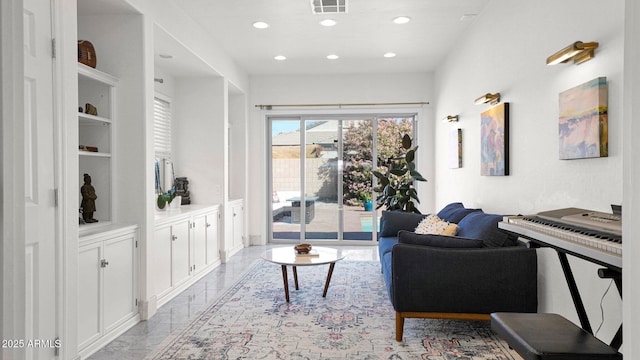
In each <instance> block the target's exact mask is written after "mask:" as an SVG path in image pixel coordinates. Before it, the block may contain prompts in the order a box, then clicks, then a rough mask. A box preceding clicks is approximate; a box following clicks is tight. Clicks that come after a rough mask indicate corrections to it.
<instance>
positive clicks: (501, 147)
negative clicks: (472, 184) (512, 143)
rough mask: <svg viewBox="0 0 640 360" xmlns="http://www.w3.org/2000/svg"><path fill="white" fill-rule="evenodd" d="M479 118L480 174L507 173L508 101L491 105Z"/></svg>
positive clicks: (497, 174) (500, 174) (499, 174)
mask: <svg viewBox="0 0 640 360" xmlns="http://www.w3.org/2000/svg"><path fill="white" fill-rule="evenodd" d="M480 119H481V121H480V142H481V150H480V152H481V161H480V175H485V176H505V175H509V103H502V104H498V105H496V106H494V107H492V108H491V109H489V110H487V111H485V112H483V113H482V114H481V117H480Z"/></svg>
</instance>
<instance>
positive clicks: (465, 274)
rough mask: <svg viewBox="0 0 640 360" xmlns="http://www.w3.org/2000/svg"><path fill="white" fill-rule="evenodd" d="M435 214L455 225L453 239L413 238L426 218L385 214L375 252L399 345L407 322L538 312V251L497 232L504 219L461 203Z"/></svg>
mask: <svg viewBox="0 0 640 360" xmlns="http://www.w3.org/2000/svg"><path fill="white" fill-rule="evenodd" d="M437 215H438V217H439V218H441V219H442V220H444V221H447V222H450V223H455V224H457V225H458V232H457V234H456V235H455V236H444V235H432V234H430V235H422V234H416V233H414V232H413V231H414V229H415V228H416V226H417V225H418V224H419V223H420V221H421V220H422V219H424V218H425V217H426V215H421V214H412V213H404V212H390V211H384V212H383V213H382V218H381V221H380V233H379V237H378V251H379V254H380V263H381V266H382V272H383V275H384V280H385V283H386V286H387V291H388V293H389V298H390V300H391V303H392V304H393V307H394V309H395V311H396V340H398V341H401V340H402V336H403V328H404V319H405V318H435V319H469V320H490V316H489V315H490V314H491V313H492V312H536V311H537V308H538V293H537V290H538V287H537V258H536V251H535V249H530V248H527V247H526V246H525V245H524V244H523V243H521V242H519V241H518V240H517V237H515V236H513V235H510V234H508V233H505V232H503V231H501V230H500V229H498V227H497V223H498V222H499V221H501V220H502V218H503V216H502V215H495V214H486V213H484V212H483V211H482V210H481V209H470V208H465V207H464V205H463V204H462V203H452V204H449V205H447V206H446V207H445V208H443V209H442V210H441V211H440V212H438V213H437Z"/></svg>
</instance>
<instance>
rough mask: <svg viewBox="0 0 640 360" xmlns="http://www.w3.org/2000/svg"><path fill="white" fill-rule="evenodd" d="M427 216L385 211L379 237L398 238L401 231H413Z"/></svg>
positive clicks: (381, 220) (381, 219)
mask: <svg viewBox="0 0 640 360" xmlns="http://www.w3.org/2000/svg"><path fill="white" fill-rule="evenodd" d="M426 216H427V215H423V214H415V213H408V212H402V211H383V212H382V216H381V218H380V233H379V234H378V235H379V236H398V231H400V230H410V231H413V230H414V229H415V228H416V226H418V223H420V221H421V220H422V219H424V218H425V217H426Z"/></svg>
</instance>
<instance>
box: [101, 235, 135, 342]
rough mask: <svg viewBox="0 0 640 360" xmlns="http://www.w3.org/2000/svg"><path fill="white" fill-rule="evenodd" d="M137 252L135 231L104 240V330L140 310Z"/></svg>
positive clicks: (120, 322)
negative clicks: (138, 305)
mask: <svg viewBox="0 0 640 360" xmlns="http://www.w3.org/2000/svg"><path fill="white" fill-rule="evenodd" d="M137 254H138V252H137V251H136V236H135V234H127V235H123V236H121V237H117V238H114V239H110V240H107V241H105V243H104V256H103V259H104V262H103V266H104V267H103V268H102V269H103V272H104V275H103V276H104V329H105V331H106V332H108V331H110V330H112V328H113V327H115V326H118V325H120V324H122V322H124V321H126V320H128V319H129V318H131V316H132V315H133V314H135V313H137V312H138V309H137V306H136V298H137V281H136V280H137V276H138V272H137V265H138V261H137Z"/></svg>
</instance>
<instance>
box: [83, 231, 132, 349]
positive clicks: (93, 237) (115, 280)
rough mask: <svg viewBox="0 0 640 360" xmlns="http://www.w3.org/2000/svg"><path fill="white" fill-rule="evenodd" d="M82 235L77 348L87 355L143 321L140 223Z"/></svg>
mask: <svg viewBox="0 0 640 360" xmlns="http://www.w3.org/2000/svg"><path fill="white" fill-rule="evenodd" d="M100 230H101V231H99V232H94V233H87V234H86V235H84V236H82V237H81V238H80V242H79V245H80V246H79V251H78V350H79V353H80V355H81V357H83V358H84V357H85V356H88V355H90V354H92V353H93V352H95V351H96V350H97V349H99V348H101V347H102V346H104V345H106V344H107V343H108V342H110V341H112V340H113V339H115V338H116V337H117V336H119V335H120V334H122V333H123V332H124V331H126V330H127V329H128V328H130V327H131V326H133V325H134V324H136V323H137V322H138V321H140V316H139V312H138V298H137V297H138V295H137V294H138V280H137V279H138V262H139V260H138V226H137V225H131V226H120V227H116V226H108V227H106V228H104V227H103V228H100Z"/></svg>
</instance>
